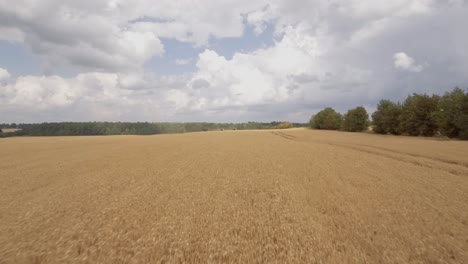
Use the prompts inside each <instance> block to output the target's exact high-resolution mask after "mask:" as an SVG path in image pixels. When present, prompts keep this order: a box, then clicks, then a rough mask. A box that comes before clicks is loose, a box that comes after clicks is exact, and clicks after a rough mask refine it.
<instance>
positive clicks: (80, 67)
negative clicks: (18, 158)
mask: <svg viewBox="0 0 468 264" xmlns="http://www.w3.org/2000/svg"><path fill="white" fill-rule="evenodd" d="M467 25H468V1H467V0H392V1H387V0H272V1H266V0H225V1H218V0H203V1H202V0H198V1H197V0H158V1H149V0H132V1H130V0H126V1H124V0H81V1H75V0H41V1H38V0H15V1H8V0H0V123H10V122H16V123H24V122H28V123H31V122H58V121H149V122H168V121H173V122H245V121H273V120H276V121H285V120H287V121H294V122H307V121H308V120H309V118H310V116H311V115H312V114H314V113H316V112H317V111H319V110H320V109H322V108H324V107H327V106H331V107H334V108H335V109H336V110H338V111H340V112H345V111H347V110H348V109H350V108H353V107H356V106H360V105H362V106H364V107H366V109H367V110H368V111H369V112H372V111H374V110H375V108H376V105H377V103H378V101H379V100H380V99H391V100H394V101H403V100H404V99H405V98H406V97H407V95H408V94H411V93H429V94H432V93H438V94H442V93H444V92H446V91H449V90H451V89H452V88H453V87H455V86H459V87H461V88H468V27H467Z"/></svg>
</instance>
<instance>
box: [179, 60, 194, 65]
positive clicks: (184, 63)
mask: <svg viewBox="0 0 468 264" xmlns="http://www.w3.org/2000/svg"><path fill="white" fill-rule="evenodd" d="M192 60H193V59H192V58H188V59H176V60H174V63H175V64H177V65H187V64H190V63H192Z"/></svg>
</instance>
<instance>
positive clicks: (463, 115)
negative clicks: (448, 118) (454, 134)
mask: <svg viewBox="0 0 468 264" xmlns="http://www.w3.org/2000/svg"><path fill="white" fill-rule="evenodd" d="M455 124H456V126H457V127H458V128H459V129H460V130H459V132H458V137H459V138H460V139H468V93H466V94H465V96H464V98H463V101H462V104H461V111H460V115H459V116H458V117H457V118H455Z"/></svg>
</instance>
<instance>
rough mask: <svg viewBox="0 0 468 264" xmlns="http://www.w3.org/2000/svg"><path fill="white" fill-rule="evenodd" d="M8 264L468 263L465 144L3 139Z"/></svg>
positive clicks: (0, 236) (357, 139)
mask: <svg viewBox="0 0 468 264" xmlns="http://www.w3.org/2000/svg"><path fill="white" fill-rule="evenodd" d="M0 157H1V159H0V263H145V262H146V263H160V262H169V263H182V262H188V263H222V262H227V263H230V262H235V263H259V262H263V263H274V262H278V263H320V262H322V263H468V253H467V252H468V142H461V141H441V140H435V139H421V138H408V137H393V136H377V135H370V134H352V133H339V132H328V131H325V132H323V131H313V130H306V129H296V130H294V129H293V130H281V131H280V130H275V131H224V132H206V133H193V134H184V135H158V136H112V137H44V138H34V137H31V138H9V139H0Z"/></svg>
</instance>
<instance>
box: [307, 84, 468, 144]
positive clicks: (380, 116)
mask: <svg viewBox="0 0 468 264" xmlns="http://www.w3.org/2000/svg"><path fill="white" fill-rule="evenodd" d="M310 126H311V127H312V128H316V129H329V130H343V131H351V132H358V131H366V130H368V129H369V126H371V127H372V130H373V131H374V132H375V133H378V134H393V135H409V136H427V137H430V136H435V135H440V136H446V137H449V138H459V139H468V92H466V93H465V92H464V91H463V90H462V89H460V88H458V87H457V88H454V89H453V90H452V91H450V92H446V93H445V94H444V95H442V96H440V95H436V94H433V95H427V94H417V93H414V94H412V95H409V96H408V97H407V98H406V100H405V101H404V102H403V103H400V102H392V101H391V100H381V101H380V102H379V103H378V105H377V110H376V111H375V112H374V113H373V114H372V122H370V120H369V114H368V113H367V111H366V109H365V108H364V107H362V106H359V107H356V108H354V109H351V110H349V111H348V112H347V113H346V114H344V115H342V114H340V113H338V112H336V111H335V110H334V109H333V108H331V107H326V108H325V109H323V110H321V111H320V112H318V113H317V114H315V115H313V116H312V117H311V119H310Z"/></svg>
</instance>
